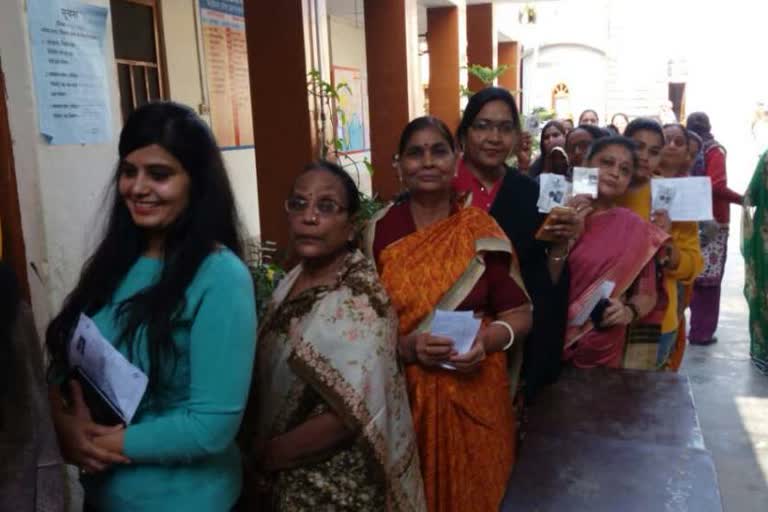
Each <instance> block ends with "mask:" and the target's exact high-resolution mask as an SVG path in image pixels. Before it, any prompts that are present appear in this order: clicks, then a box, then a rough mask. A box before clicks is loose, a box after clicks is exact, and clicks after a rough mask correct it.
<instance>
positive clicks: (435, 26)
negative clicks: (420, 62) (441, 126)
mask: <svg viewBox="0 0 768 512" xmlns="http://www.w3.org/2000/svg"><path fill="white" fill-rule="evenodd" d="M462 18H463V17H462V16H461V12H460V8H459V7H434V8H431V9H427V45H428V47H429V89H428V91H429V113H430V114H431V115H433V116H435V117H438V118H440V119H442V120H443V121H445V123H446V124H447V125H448V127H449V128H451V129H452V130H455V129H456V127H458V125H459V121H460V119H459V118H460V114H461V113H460V109H461V106H460V94H461V89H460V85H461V69H460V68H461V66H462V63H461V46H460V40H461V39H463V38H461V34H460V33H461V32H462V31H464V30H466V25H465V24H463V23H461V21H462Z"/></svg>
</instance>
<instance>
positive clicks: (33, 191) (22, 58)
mask: <svg viewBox="0 0 768 512" xmlns="http://www.w3.org/2000/svg"><path fill="white" fill-rule="evenodd" d="M24 3H25V2H24V1H23V0H4V1H3V2H0V19H2V20H3V21H2V25H3V28H2V30H0V59H2V65H3V70H4V71H5V75H6V79H7V88H8V91H7V92H8V97H7V102H8V109H9V113H10V127H11V135H12V137H13V141H14V145H13V151H14V159H15V166H16V177H17V179H18V183H19V184H18V189H19V202H20V206H21V213H22V229H23V234H24V242H25V245H26V250H27V259H28V260H29V262H32V263H34V264H35V265H36V266H37V267H38V268H39V269H40V270H41V272H42V276H41V277H42V279H43V281H42V282H40V281H39V280H38V279H37V278H36V277H35V276H34V275H30V279H29V281H30V285H31V289H32V290H31V291H32V302H33V307H34V311H35V318H36V321H37V324H38V327H42V326H43V325H45V323H46V322H47V320H48V317H49V315H50V312H51V310H52V309H54V310H55V309H58V307H59V305H60V304H61V301H62V300H63V298H64V296H65V295H66V293H68V292H69V290H71V289H72V287H73V286H74V284H75V280H76V279H77V276H78V274H79V272H80V268H81V266H82V264H83V261H84V258H85V257H86V255H87V253H88V250H89V248H90V247H92V245H91V244H92V241H93V239H94V234H95V232H96V229H97V226H98V223H97V220H96V219H97V218H98V217H99V216H100V215H99V214H100V213H101V212H102V211H103V210H102V208H101V204H102V203H101V199H102V197H103V193H104V190H105V188H106V185H107V183H108V181H109V178H110V176H111V174H112V171H113V168H114V165H115V155H116V153H117V151H116V140H117V134H118V131H119V119H120V115H119V104H118V98H117V83H116V76H117V74H116V72H114V71H113V70H114V69H115V62H114V57H113V55H114V51H113V47H112V30H111V25H110V24H109V22H107V30H106V35H105V42H104V49H105V54H106V58H105V59H106V66H107V77H108V81H109V95H110V99H111V107H112V126H111V127H110V128H111V130H112V134H113V137H112V140H111V141H110V142H108V143H105V144H88V145H70V146H51V145H48V144H47V143H46V142H44V141H43V139H42V138H41V136H40V135H39V130H38V124H37V110H36V102H35V94H34V89H33V85H32V64H31V57H30V45H29V35H28V31H27V16H26V12H25V11H24ZM91 3H92V4H95V5H104V6H108V5H109V2H108V0H91Z"/></svg>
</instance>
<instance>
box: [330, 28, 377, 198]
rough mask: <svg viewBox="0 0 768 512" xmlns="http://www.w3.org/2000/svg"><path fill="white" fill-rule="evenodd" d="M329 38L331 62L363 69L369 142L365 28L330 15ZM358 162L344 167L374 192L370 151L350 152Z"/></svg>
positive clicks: (333, 64) (361, 187) (358, 182)
mask: <svg viewBox="0 0 768 512" xmlns="http://www.w3.org/2000/svg"><path fill="white" fill-rule="evenodd" d="M328 37H329V40H330V53H331V65H332V66H342V67H349V68H357V69H359V70H360V72H361V74H362V79H363V110H364V112H365V129H366V140H367V141H368V143H369V145H370V129H371V125H370V117H369V114H368V66H367V63H366V55H365V28H363V26H362V25H360V26H356V25H355V23H354V22H352V21H351V20H348V19H345V18H338V17H335V16H329V17H328ZM349 156H350V158H352V159H353V160H354V162H355V163H347V164H345V166H344V168H345V169H346V170H347V171H348V172H349V173H350V174H351V175H352V178H353V179H354V180H355V182H356V183H357V184H358V187H359V188H360V190H361V191H362V192H364V193H365V194H368V195H370V194H371V190H372V188H371V176H370V174H368V172H367V170H366V168H365V165H363V163H362V162H363V159H365V158H367V159H368V160H370V159H371V152H370V151H365V152H361V153H352V154H350V155H349Z"/></svg>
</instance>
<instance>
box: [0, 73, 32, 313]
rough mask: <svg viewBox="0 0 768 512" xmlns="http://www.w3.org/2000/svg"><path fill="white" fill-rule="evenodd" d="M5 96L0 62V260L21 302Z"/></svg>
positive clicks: (22, 266) (22, 278)
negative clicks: (7, 267) (11, 273)
mask: <svg viewBox="0 0 768 512" xmlns="http://www.w3.org/2000/svg"><path fill="white" fill-rule="evenodd" d="M7 101H8V94H7V92H6V87H5V74H4V73H3V67H2V62H0V223H1V224H2V239H3V241H2V259H3V261H6V262H8V263H9V264H10V265H11V267H12V268H13V269H14V271H15V272H16V277H17V279H18V281H19V287H20V289H21V294H22V297H24V299H25V300H26V301H27V302H29V301H30V293H29V279H28V274H27V253H26V248H25V245H24V233H23V231H22V225H21V208H20V206H19V188H18V184H17V181H16V168H15V166H14V159H13V138H12V137H11V126H10V124H9V116H8V103H7Z"/></svg>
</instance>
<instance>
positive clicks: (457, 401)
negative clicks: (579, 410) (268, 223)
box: [365, 117, 531, 512]
mask: <svg viewBox="0 0 768 512" xmlns="http://www.w3.org/2000/svg"><path fill="white" fill-rule="evenodd" d="M456 158H457V153H456V147H455V143H454V139H453V137H452V136H451V133H450V132H449V130H448V128H447V127H446V126H445V124H444V123H443V122H442V121H440V120H438V119H436V118H433V117H421V118H418V119H415V120H413V121H411V122H410V123H409V124H408V125H407V126H406V127H405V129H404V130H403V133H402V135H401V138H400V144H399V148H398V160H397V166H398V173H399V176H400V179H401V181H402V183H403V185H404V187H405V189H406V190H407V193H406V195H405V197H404V198H403V199H402V200H401V201H400V202H396V203H395V204H392V205H390V206H388V207H387V208H385V209H383V210H382V211H380V212H379V213H378V214H377V215H376V216H375V217H374V219H373V220H372V222H371V223H370V224H369V226H368V228H367V231H366V237H365V241H366V250H367V251H368V253H369V254H370V255H372V256H373V257H374V258H375V261H376V264H377V267H378V269H379V274H380V276H381V280H382V282H383V284H384V286H385V288H386V290H387V292H388V294H389V296H390V298H391V300H392V303H393V305H394V307H395V310H396V312H397V314H398V317H399V329H398V331H399V339H398V343H397V346H398V352H399V354H400V357H401V358H402V360H403V361H404V362H405V364H406V377H407V383H408V396H409V398H410V401H411V410H412V414H413V422H414V427H415V430H416V436H417V439H418V448H419V456H420V458H421V469H422V475H423V477H424V485H425V491H426V498H427V506H428V510H431V511H435V510H441V511H463V512H466V511H486V510H496V509H497V508H498V506H499V503H500V502H501V499H502V497H503V494H504V490H505V487H506V482H507V478H508V477H509V472H510V470H511V469H512V465H513V462H514V458H515V438H516V435H515V430H516V424H515V417H514V412H513V408H512V403H511V400H509V398H508V397H509V396H510V391H509V376H508V374H507V351H508V350H509V348H510V347H511V346H513V344H515V343H520V342H521V340H522V339H523V338H524V337H525V335H526V334H527V332H528V330H529V329H530V325H531V306H530V303H529V300H528V297H527V294H526V292H525V287H524V285H523V282H522V279H521V277H520V274H519V267H518V263H517V257H516V255H515V251H514V249H513V248H512V246H511V244H510V242H509V240H508V239H507V237H506V236H505V235H504V232H503V231H502V230H501V228H500V227H499V226H498V224H496V222H495V221H494V220H493V219H492V218H491V217H490V216H489V215H488V214H487V213H485V212H484V211H483V210H481V209H479V208H474V207H471V206H466V207H465V206H464V205H463V204H462V203H461V201H459V200H458V198H457V195H456V193H455V192H454V189H453V187H452V180H453V177H454V172H455V169H456ZM480 318H482V325H480V322H478V319H480Z"/></svg>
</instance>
